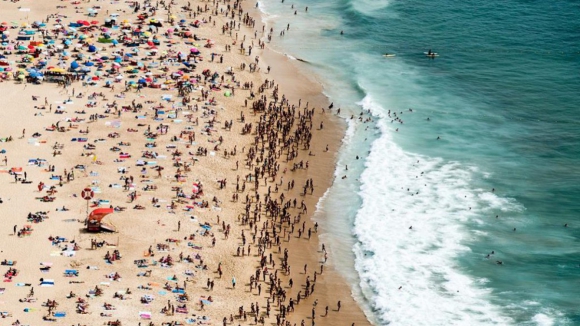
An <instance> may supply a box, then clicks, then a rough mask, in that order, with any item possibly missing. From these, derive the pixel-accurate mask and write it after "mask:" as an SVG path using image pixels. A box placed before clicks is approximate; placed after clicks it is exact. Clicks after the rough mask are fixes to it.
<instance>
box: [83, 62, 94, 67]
mask: <svg viewBox="0 0 580 326" xmlns="http://www.w3.org/2000/svg"><path fill="white" fill-rule="evenodd" d="M94 65H95V63H94V62H92V61H87V62H85V66H87V67H92V66H94Z"/></svg>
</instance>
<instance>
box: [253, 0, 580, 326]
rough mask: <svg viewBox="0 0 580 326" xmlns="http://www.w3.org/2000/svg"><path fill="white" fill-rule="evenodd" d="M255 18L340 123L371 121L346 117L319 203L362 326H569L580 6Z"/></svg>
mask: <svg viewBox="0 0 580 326" xmlns="http://www.w3.org/2000/svg"><path fill="white" fill-rule="evenodd" d="M292 4H293V5H294V6H295V9H292V8H291V6H292ZM305 6H309V9H308V13H305V11H304V7H305ZM260 8H261V9H262V10H263V11H264V12H265V13H266V17H267V18H266V19H267V21H268V23H269V24H270V25H271V26H274V29H275V32H274V41H273V43H272V46H273V47H274V48H275V49H277V50H278V51H280V52H283V53H287V54H290V55H291V56H293V57H295V58H300V59H302V60H306V61H308V63H304V64H303V65H304V66H305V68H306V69H308V70H310V71H313V72H315V73H316V74H317V75H318V77H319V79H320V80H321V82H322V83H323V84H324V85H325V89H326V93H327V95H328V96H329V97H330V98H331V100H332V101H333V102H334V103H335V108H336V107H341V108H342V110H343V116H345V117H346V118H347V119H348V117H349V116H350V115H351V114H354V115H356V116H358V114H359V113H360V112H361V110H369V109H370V110H371V111H372V113H373V116H374V119H373V120H374V122H373V123H366V124H364V123H362V122H357V121H356V119H355V120H348V122H349V128H348V131H347V135H346V136H345V140H344V145H343V147H342V149H341V152H340V153H339V163H338V168H337V171H336V176H337V180H336V182H335V184H334V186H333V187H332V188H331V189H329V191H328V192H327V194H326V196H325V198H324V200H323V201H322V202H321V203H320V204H319V210H320V215H319V217H320V220H321V221H325V223H324V225H323V227H324V229H325V230H326V231H327V234H326V235H325V236H324V238H323V240H324V241H326V242H329V243H331V244H332V246H331V248H332V252H331V254H332V255H331V257H335V258H334V260H333V262H334V263H335V264H336V265H337V266H338V267H339V268H340V269H341V270H342V271H343V273H344V274H345V275H346V277H347V278H348V280H349V281H350V282H352V284H353V288H354V292H355V296H356V297H357V299H358V300H359V302H361V304H362V305H363V307H364V308H365V311H366V312H367V314H368V316H369V318H370V319H371V320H372V321H373V322H375V323H376V324H381V325H384V324H389V323H392V324H394V325H443V324H445V325H449V324H451V325H465V324H470V325H488V324H499V325H506V324H520V325H521V324H523V325H566V324H568V325H576V324H580V309H579V308H578V304H579V303H580V299H578V298H580V287H578V286H577V285H578V280H579V279H580V265H579V264H580V255H579V253H580V242H579V238H580V226H578V224H579V223H580V221H579V219H578V217H577V212H578V211H579V209H580V201H578V199H577V198H578V195H580V191H579V190H580V189H579V185H580V152H579V150H580V146H579V145H580V132H578V126H579V124H580V109H579V108H578V103H580V76H579V75H578V72H579V71H580V48H579V45H578V42H577V41H578V31H579V30H580V14H579V13H578V7H577V3H575V2H573V1H571V0H566V1H557V2H540V1H513V0H509V1H499V0H491V1H488V2H485V3H482V2H476V1H473V0H468V1H452V0H435V1H433V0H432V1H425V0H418V1H414V2H412V3H410V2H406V1H398V0H390V1H384V0H380V1H369V0H365V1H362V0H350V1H347V0H341V1H336V0H331V1H325V2H321V3H310V2H308V1H305V0H297V1H293V2H292V3H291V2H289V1H285V2H284V3H282V2H281V1H270V0H265V1H262V2H260ZM294 10H296V11H297V14H296V15H294ZM288 23H289V24H290V29H289V30H288V31H286V32H285V36H283V37H280V36H279V33H280V31H281V30H282V29H284V28H286V24H288ZM341 30H342V31H344V35H340V31H341ZM429 49H432V50H433V51H434V52H437V53H438V54H439V56H438V57H436V58H435V59H429V58H427V57H426V56H425V55H424V54H423V52H426V51H428V50H429ZM387 52H388V53H395V54H396V57H394V58H385V57H383V56H382V54H384V53H387ZM409 108H412V112H411V111H409ZM389 111H390V112H389ZM395 113H396V114H397V117H399V118H400V119H402V121H403V123H400V122H398V121H392V120H393V119H394V118H395ZM389 114H390V116H389ZM397 129H398V131H397ZM438 137H439V138H440V139H439V140H438V139H437V138H438ZM356 155H358V156H359V157H360V159H359V160H356V159H355V156H356ZM345 165H348V171H344V166H345ZM345 174H347V175H348V178H347V179H345V180H342V179H341V176H342V175H345ZM492 189H494V191H492ZM323 215H324V216H326V217H325V218H322V216H323ZM566 223H568V227H564V224H566ZM411 226H412V229H410V227H411ZM514 228H515V229H516V230H515V231H514ZM492 250H493V251H494V252H495V254H494V255H491V256H490V258H489V259H487V258H486V255H487V254H489V253H491V251H492ZM497 261H502V262H503V265H498V264H497V263H496V262H497Z"/></svg>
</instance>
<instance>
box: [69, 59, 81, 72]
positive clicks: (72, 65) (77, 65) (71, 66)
mask: <svg viewBox="0 0 580 326" xmlns="http://www.w3.org/2000/svg"><path fill="white" fill-rule="evenodd" d="M78 67H79V63H78V62H76V61H73V62H71V64H70V68H71V69H73V70H75V69H77V68H78Z"/></svg>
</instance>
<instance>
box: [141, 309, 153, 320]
mask: <svg viewBox="0 0 580 326" xmlns="http://www.w3.org/2000/svg"><path fill="white" fill-rule="evenodd" d="M139 317H141V318H142V319H151V312H150V311H139Z"/></svg>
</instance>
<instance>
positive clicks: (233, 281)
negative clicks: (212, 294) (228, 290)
mask: <svg viewBox="0 0 580 326" xmlns="http://www.w3.org/2000/svg"><path fill="white" fill-rule="evenodd" d="M232 288H234V289H235V288H236V278H235V277H232Z"/></svg>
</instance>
